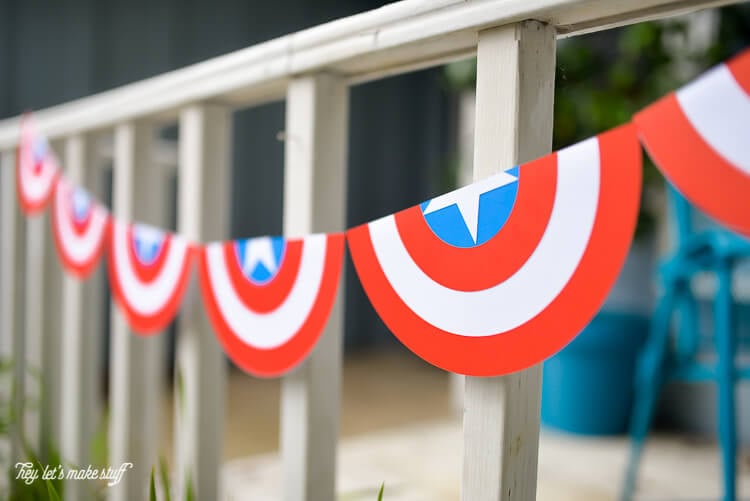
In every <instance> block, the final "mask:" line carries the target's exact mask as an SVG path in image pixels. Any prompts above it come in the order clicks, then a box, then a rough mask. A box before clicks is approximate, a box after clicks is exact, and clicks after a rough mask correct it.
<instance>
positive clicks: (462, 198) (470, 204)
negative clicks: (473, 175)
mask: <svg viewBox="0 0 750 501" xmlns="http://www.w3.org/2000/svg"><path fill="white" fill-rule="evenodd" d="M517 180H518V178H517V177H516V176H514V175H513V174H509V173H508V172H501V173H499V174H496V175H494V176H492V177H489V178H487V179H483V180H482V181H478V182H476V183H472V184H470V185H468V186H465V187H463V188H461V189H458V190H455V191H451V192H450V193H446V194H445V195H440V196H439V197H436V198H433V199H432V200H430V202H429V203H428V204H427V207H425V208H424V212H423V213H424V214H425V215H426V214H430V213H431V212H436V211H439V210H440V209H444V208H446V207H450V206H451V205H455V206H456V207H458V211H459V212H460V213H461V217H462V218H463V220H464V224H465V225H466V229H468V230H469V234H470V235H471V238H472V240H473V241H474V243H476V242H477V227H478V226H479V197H480V196H481V195H482V194H483V193H487V192H488V191H492V190H494V189H496V188H500V187H501V186H505V185H506V184H510V183H513V182H515V181H517Z"/></svg>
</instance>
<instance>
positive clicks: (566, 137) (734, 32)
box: [445, 6, 750, 235]
mask: <svg viewBox="0 0 750 501" xmlns="http://www.w3.org/2000/svg"><path fill="white" fill-rule="evenodd" d="M749 33H750V9H748V8H747V6H735V7H727V8H724V9H722V10H721V22H720V28H719V36H718V40H717V41H716V42H715V43H714V44H713V45H711V46H710V47H709V48H708V49H707V50H702V51H700V52H690V51H689V50H688V49H678V47H688V46H689V44H685V43H681V42H684V39H685V36H686V34H687V30H686V25H685V23H684V22H681V21H662V22H648V23H638V24H634V25H632V26H628V27H625V28H620V29H615V30H609V31H605V32H601V33H595V34H591V35H585V36H579V37H575V38H570V39H566V40H561V41H560V42H558V50H557V67H556V75H555V115H554V132H553V148H554V149H555V150H557V149H560V148H562V147H565V146H567V145H570V144H572V143H575V142H577V141H581V140H583V139H585V138H588V137H591V136H593V135H596V134H599V133H601V132H604V131H606V130H608V129H611V128H613V127H616V126H618V125H620V124H623V123H626V122H628V121H629V120H630V119H631V118H632V116H633V114H634V113H636V112H637V111H639V110H640V109H642V108H644V107H645V106H647V105H648V104H650V103H652V102H654V101H655V100H657V99H658V98H660V97H661V96H663V95H665V94H667V93H668V92H670V91H672V90H675V89H676V88H677V87H679V86H680V85H681V84H683V83H684V79H685V71H681V70H684V68H685V65H686V64H690V65H692V69H693V70H696V71H699V70H703V69H705V68H708V67H710V66H711V65H713V64H716V63H718V62H720V61H723V60H724V59H726V58H727V57H729V56H730V55H731V54H732V53H733V52H734V51H736V50H737V49H738V48H741V47H743V46H744V45H746V44H747V42H748V34H749ZM687 76H688V77H690V76H692V75H687ZM445 80H446V82H447V84H448V86H449V88H451V89H453V90H463V89H470V88H473V87H474V85H475V82H476V61H475V60H467V61H460V62H458V63H454V64H451V65H448V66H447V67H446V70H445ZM643 182H644V195H646V196H648V195H649V193H650V192H652V191H653V190H654V189H660V188H661V185H662V182H663V180H662V177H661V175H660V174H659V172H658V171H657V169H656V168H655V167H654V165H653V164H652V163H651V161H650V160H649V159H648V158H646V161H645V162H644V179H643ZM654 223H655V218H654V214H653V212H652V210H651V207H650V205H649V204H648V203H644V204H642V206H641V213H640V215H639V220H638V228H637V230H636V235H644V234H648V233H649V232H650V231H651V230H652V229H653V227H654Z"/></svg>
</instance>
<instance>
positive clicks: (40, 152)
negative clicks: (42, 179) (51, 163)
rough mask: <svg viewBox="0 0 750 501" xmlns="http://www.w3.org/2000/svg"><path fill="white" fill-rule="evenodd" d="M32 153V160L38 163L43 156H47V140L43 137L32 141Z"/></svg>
mask: <svg viewBox="0 0 750 501" xmlns="http://www.w3.org/2000/svg"><path fill="white" fill-rule="evenodd" d="M31 148H32V151H33V152H34V159H35V160H37V161H39V160H42V159H43V158H44V157H45V156H47V150H49V145H48V143H47V140H46V139H44V138H43V137H38V138H35V139H34V142H33V143H32V146H31Z"/></svg>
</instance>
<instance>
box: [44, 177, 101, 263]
mask: <svg viewBox="0 0 750 501" xmlns="http://www.w3.org/2000/svg"><path fill="white" fill-rule="evenodd" d="M108 228H109V212H108V211H107V209H105V208H104V207H102V206H101V205H99V204H98V203H96V202H95V201H94V200H93V199H92V198H91V196H90V195H89V194H88V193H87V192H86V191H85V190H83V189H82V188H78V187H73V186H71V185H70V183H68V182H67V181H66V180H65V178H64V177H61V178H60V180H59V181H58V183H57V187H56V188H55V197H54V201H53V203H52V235H53V237H54V242H55V247H56V248H57V253H58V255H59V256H60V261H61V262H62V264H63V267H64V268H65V269H66V270H67V271H68V272H69V273H71V274H72V275H74V276H76V277H79V278H86V277H87V276H88V275H89V274H90V273H91V271H92V270H93V269H94V267H95V266H96V264H97V263H98V262H99V258H100V257H101V255H102V251H103V249H104V242H105V239H106V236H107V230H108Z"/></svg>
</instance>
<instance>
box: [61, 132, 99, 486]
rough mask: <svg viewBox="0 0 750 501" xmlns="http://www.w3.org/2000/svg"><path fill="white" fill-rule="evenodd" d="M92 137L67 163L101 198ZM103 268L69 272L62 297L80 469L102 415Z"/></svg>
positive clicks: (66, 444) (71, 437) (67, 381)
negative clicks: (82, 275)
mask: <svg viewBox="0 0 750 501" xmlns="http://www.w3.org/2000/svg"><path fill="white" fill-rule="evenodd" d="M93 139H94V138H93V137H90V136H84V135H81V134H78V135H73V136H70V137H69V138H68V139H67V140H66V142H65V155H64V162H63V165H64V167H65V175H66V177H67V179H68V180H69V181H70V182H71V183H72V184H73V185H75V186H80V187H83V188H85V189H87V190H88V191H89V192H90V193H91V194H92V195H93V196H94V197H96V198H97V199H99V200H102V198H103V197H102V195H103V186H102V172H101V168H100V166H99V165H98V163H97V160H98V159H97V156H96V152H95V148H94V146H95V145H94V144H93V143H94V141H93ZM101 268H102V267H101V266H100V267H99V269H98V270H96V271H94V272H93V273H92V274H91V276H89V277H88V278H87V280H86V281H81V280H80V279H79V278H76V277H73V276H71V275H68V274H65V276H64V277H63V296H62V329H61V330H62V334H63V336H64V337H65V342H64V343H62V346H61V347H60V348H61V349H60V353H61V357H62V360H61V366H62V373H61V381H62V385H61V393H62V402H61V404H60V407H61V416H60V417H61V419H60V426H61V433H60V451H61V454H62V458H63V459H64V460H65V461H66V462H68V463H70V464H72V465H75V466H77V467H85V466H86V465H88V464H89V463H90V457H89V453H90V448H91V440H92V438H93V434H94V430H95V429H96V428H97V425H98V421H99V417H100V415H101V403H100V401H99V384H98V383H99V380H100V378H101V374H100V373H99V372H98V369H99V367H100V363H99V362H100V358H101V357H100V355H101V347H102V343H103V338H102V333H101V327H102V325H101V322H102V307H103V304H102V298H103V297H104V283H103V278H104V277H103V274H102V269H101ZM87 487H89V488H93V485H90V486H89V485H88V484H87V483H84V482H83V481H81V480H71V481H69V482H66V484H65V497H66V498H69V499H83V498H85V497H90V496H92V495H93V491H90V490H88V491H87Z"/></svg>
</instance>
